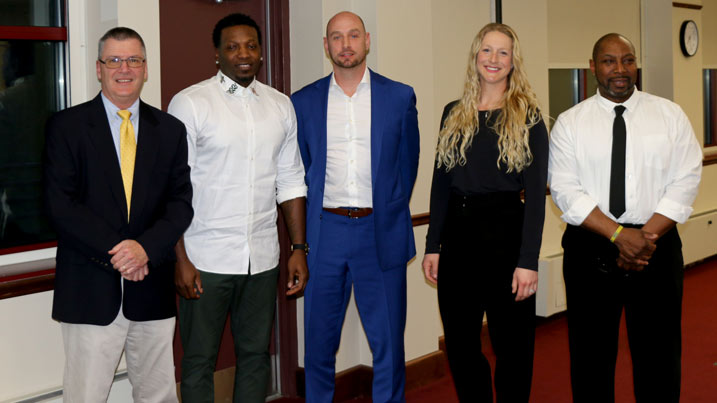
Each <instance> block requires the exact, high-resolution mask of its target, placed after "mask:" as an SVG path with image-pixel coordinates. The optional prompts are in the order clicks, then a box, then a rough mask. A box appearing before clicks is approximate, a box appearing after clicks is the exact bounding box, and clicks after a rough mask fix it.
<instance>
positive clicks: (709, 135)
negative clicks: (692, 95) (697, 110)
mask: <svg viewBox="0 0 717 403" xmlns="http://www.w3.org/2000/svg"><path fill="white" fill-rule="evenodd" d="M704 84H705V89H704V93H705V113H704V115H705V147H709V146H717V69H705V71H704Z"/></svg>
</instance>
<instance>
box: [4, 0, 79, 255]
mask: <svg viewBox="0 0 717 403" xmlns="http://www.w3.org/2000/svg"><path fill="white" fill-rule="evenodd" d="M63 5H64V2H62V1H60V0H3V4H2V12H1V13H0V254H5V253H9V252H14V251H19V250H27V249H33V248H37V247H47V242H50V241H53V240H54V239H55V234H54V233H53V231H52V229H51V228H50V225H49V223H48V221H47V219H46V218H45V216H44V214H43V207H42V168H41V161H42V150H43V145H44V127H45V121H46V120H47V118H48V117H49V116H50V115H51V114H53V113H54V112H56V111H59V110H61V109H63V108H64V107H65V106H66V98H67V97H66V92H67V91H66V87H65V77H66V75H65V64H66V63H65V52H66V50H65V47H66V42H67V30H66V28H65V27H64V10H63Z"/></svg>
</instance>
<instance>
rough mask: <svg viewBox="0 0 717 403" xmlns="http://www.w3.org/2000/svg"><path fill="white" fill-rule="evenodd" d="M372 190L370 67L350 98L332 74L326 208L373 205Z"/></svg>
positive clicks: (327, 142)
mask: <svg viewBox="0 0 717 403" xmlns="http://www.w3.org/2000/svg"><path fill="white" fill-rule="evenodd" d="M371 189H372V188H371V76H370V74H369V70H368V68H367V69H366V70H365V72H364V75H363V78H362V79H361V82H360V83H359V85H358V87H357V88H356V92H355V93H354V94H353V95H352V96H350V97H349V96H347V95H346V94H345V93H344V91H343V90H342V89H341V87H339V85H338V84H337V83H336V77H335V76H334V75H333V74H332V75H331V85H330V86H329V100H328V107H327V111H326V183H325V186H324V207H373V198H372V195H373V193H372V190H371Z"/></svg>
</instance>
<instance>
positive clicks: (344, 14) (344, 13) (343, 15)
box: [326, 11, 366, 38]
mask: <svg viewBox="0 0 717 403" xmlns="http://www.w3.org/2000/svg"><path fill="white" fill-rule="evenodd" d="M346 17H348V18H356V19H358V21H359V23H360V24H361V28H363V32H366V25H365V24H364V23H363V20H362V19H361V17H359V16H358V15H356V14H354V13H352V12H351V11H341V12H340V13H338V14H336V15H334V16H333V17H331V19H330V20H329V22H328V23H327V24H326V37H327V38H328V37H329V32H331V28H332V24H333V23H334V21H335V20H337V19H339V18H346Z"/></svg>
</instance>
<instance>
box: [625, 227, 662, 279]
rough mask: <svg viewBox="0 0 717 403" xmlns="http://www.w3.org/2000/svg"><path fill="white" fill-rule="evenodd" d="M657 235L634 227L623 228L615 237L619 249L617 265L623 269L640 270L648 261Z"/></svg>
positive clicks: (654, 246) (653, 249)
mask: <svg viewBox="0 0 717 403" xmlns="http://www.w3.org/2000/svg"><path fill="white" fill-rule="evenodd" d="M657 238H658V235H657V234H653V233H650V232H645V231H643V230H641V229H636V228H624V229H623V230H622V231H621V232H620V234H619V235H618V236H617V238H615V245H616V246H617V248H618V250H619V251H620V255H619V256H618V258H617V266H618V267H619V268H621V269H624V270H635V271H641V270H642V269H644V268H645V266H647V264H648V263H649V260H650V258H651V257H652V254H653V253H654V252H655V249H656V248H657V246H656V245H655V242H656V241H657Z"/></svg>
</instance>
